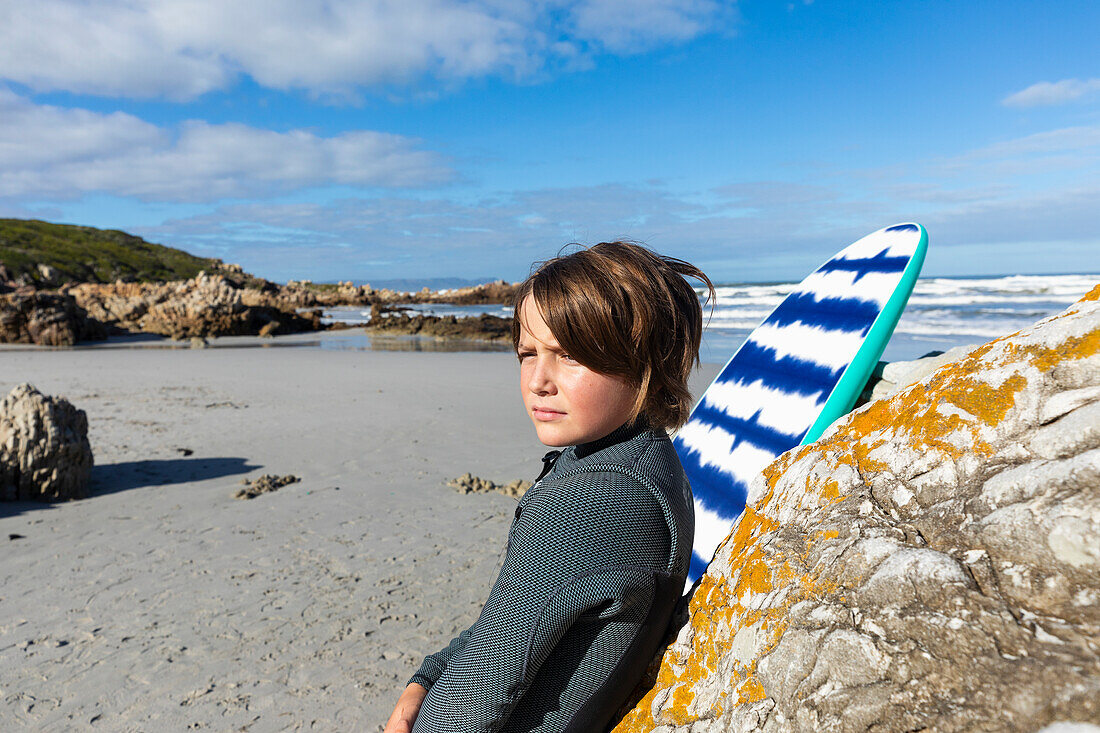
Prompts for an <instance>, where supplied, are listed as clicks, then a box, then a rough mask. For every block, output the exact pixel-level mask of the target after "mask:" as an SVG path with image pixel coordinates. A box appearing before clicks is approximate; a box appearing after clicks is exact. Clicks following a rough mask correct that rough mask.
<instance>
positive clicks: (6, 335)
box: [0, 292, 107, 346]
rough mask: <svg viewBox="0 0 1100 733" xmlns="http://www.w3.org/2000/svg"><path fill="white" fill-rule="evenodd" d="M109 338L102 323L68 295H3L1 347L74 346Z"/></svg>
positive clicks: (0, 299)
mask: <svg viewBox="0 0 1100 733" xmlns="http://www.w3.org/2000/svg"><path fill="white" fill-rule="evenodd" d="M105 338H107V330H106V328H104V326H103V324H102V323H99V322H98V321H96V320H95V319H93V318H89V317H88V313H87V312H86V311H85V310H84V309H83V308H81V307H80V306H79V305H77V303H76V300H74V299H73V298H72V297H71V296H68V295H59V294H57V293H40V292H35V293H14V294H10V295H0V343H5V344H38V345H40V346H72V345H73V344H75V343H76V342H78V341H92V340H101V339H105Z"/></svg>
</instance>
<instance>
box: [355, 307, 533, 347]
mask: <svg viewBox="0 0 1100 733" xmlns="http://www.w3.org/2000/svg"><path fill="white" fill-rule="evenodd" d="M366 330H367V332H368V333H378V334H391V335H407V336H432V337H435V338H446V339H472V340H476V341H510V340H511V339H512V319H511V318H501V317H499V316H490V315H481V316H470V317H468V318H455V317H454V316H424V315H413V316H410V315H408V314H405V313H401V312H385V311H384V310H383V309H382V308H381V307H380V306H377V305H376V306H374V307H372V308H371V320H370V323H369V324H368V325H367V326H366Z"/></svg>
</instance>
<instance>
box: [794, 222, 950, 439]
mask: <svg viewBox="0 0 1100 733" xmlns="http://www.w3.org/2000/svg"><path fill="white" fill-rule="evenodd" d="M917 226H918V227H920V240H919V241H918V242H917V246H916V249H915V250H914V251H913V256H912V258H910V260H909V263H908V264H907V265H906V266H905V270H904V271H903V272H902V274H901V279H900V280H899V281H898V286H897V288H895V289H894V292H893V294H892V295H891V296H890V298H889V300H887V301H886V305H885V306H883V308H882V311H881V312H880V313H879V314H878V317H877V318H875V322H874V323H873V324H871V328H870V330H868V332H867V338H866V339H864V341H863V345H862V346H861V347H860V349H859V351H857V352H856V355H855V357H854V358H853V359H852V361H851V363H850V364H848V368H847V369H845V370H844V374H843V375H842V376H841V377H840V380H839V381H838V382H837V384H836V387H834V388H833V391H832V393H831V394H830V395H829V399H827V400H826V401H825V405H824V406H823V407H822V408H821V412H820V413H819V414H818V416H817V419H816V420H814V423H813V425H811V426H810V429H809V430H808V431H807V432H806V436H805V437H804V438H803V439H802V442H801V443H800V444H799V445H806V444H808V443H813V442H814V441H815V440H817V439H818V438H820V437H821V434H822V433H824V432H825V430H826V429H827V428H828V427H829V426H830V425H832V424H833V423H834V422H836V420H837V419H838V418H840V417H842V416H844V415H846V414H848V413H849V412H850V411H851V409H852V405H854V404H855V403H856V400H857V399H859V395H860V393H862V392H863V387H864V385H866V384H867V380H868V379H869V378H870V377H871V372H873V371H874V370H875V367H876V366H877V365H878V359H879V357H880V356H882V352H883V351H884V350H885V349H886V344H887V342H888V341H889V340H890V336H892V335H893V333H894V328H895V327H897V325H898V319H900V318H901V313H902V311H904V310H905V305H906V304H907V303H908V302H909V296H910V295H912V293H913V286H914V285H916V284H917V277H918V276H919V275H920V271H921V268H922V267H923V266H924V256H925V253H926V252H927V251H928V232H927V231H926V230H925V228H924V227H923V226H921V225H920V224H917Z"/></svg>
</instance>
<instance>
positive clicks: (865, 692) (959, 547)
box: [615, 287, 1100, 733]
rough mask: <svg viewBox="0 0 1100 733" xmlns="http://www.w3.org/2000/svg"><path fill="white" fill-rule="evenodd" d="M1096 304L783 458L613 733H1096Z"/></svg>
mask: <svg viewBox="0 0 1100 733" xmlns="http://www.w3.org/2000/svg"><path fill="white" fill-rule="evenodd" d="M1098 301H1100V287H1097V288H1096V289H1094V290H1093V291H1092V292H1091V293H1090V294H1089V295H1088V296H1086V298H1085V299H1084V300H1082V301H1081V302H1079V303H1077V304H1076V305H1074V306H1072V307H1071V308H1070V309H1069V310H1067V311H1066V312H1065V313H1063V314H1060V315H1058V316H1055V317H1052V318H1049V319H1046V320H1044V321H1041V322H1039V323H1038V324H1036V325H1035V326H1033V327H1031V328H1028V329H1025V330H1023V331H1021V332H1019V333H1017V334H1014V335H1012V336H1009V337H1005V338H1002V339H998V340H996V341H993V342H990V343H988V344H985V345H984V346H981V347H979V348H977V349H975V350H974V351H973V352H971V353H970V354H969V355H967V356H965V357H964V358H962V359H961V360H959V361H956V362H954V363H950V364H946V365H944V366H941V367H940V368H939V369H937V370H936V371H934V372H932V373H931V374H929V375H927V376H925V377H924V378H923V379H921V380H920V381H919V382H917V383H916V384H913V385H911V386H909V387H907V388H904V389H902V390H901V391H899V392H898V393H897V394H894V395H893V396H892V397H889V398H887V399H881V400H878V401H875V402H872V403H871V404H869V405H867V406H866V407H864V408H862V409H860V410H857V411H856V412H854V413H852V414H850V415H848V416H847V417H845V418H843V419H842V420H840V421H839V422H838V423H837V424H836V425H835V426H834V427H832V428H830V430H829V431H827V432H826V434H825V435H823V436H822V438H821V439H820V440H819V441H818V442H817V443H814V444H812V445H809V446H803V447H800V448H797V449H794V450H792V451H790V452H788V453H785V454H784V455H782V456H780V458H779V459H778V460H776V461H775V462H774V463H773V464H772V465H771V466H769V467H768V468H767V469H766V470H765V471H764V473H763V474H762V475H761V476H759V477H758V479H757V480H756V481H755V483H754V484H753V486H752V490H751V493H750V497H749V502H748V507H747V508H746V510H745V513H744V514H743V515H742V517H741V519H740V520H739V521H738V523H737V525H736V526H735V527H734V530H733V532H732V534H731V536H730V537H729V538H728V539H727V540H726V541H725V543H724V544H723V545H722V546H721V547H720V548H719V549H718V551H717V553H716V556H715V559H714V561H713V562H712V563H711V564H710V567H709V569H708V571H707V573H706V574H705V575H704V577H703V578H702V579H701V580H700V582H699V583H698V585H697V586H696V587H695V589H694V594H693V595H692V597H691V599H690V603H689V604H688V606H687V609H686V611H685V612H684V617H683V618H682V620H683V622H684V623H683V625H682V627H681V628H679V630H678V633H677V635H676V638H675V640H674V641H673V643H672V644H671V646H670V647H669V648H668V649H667V650H665V652H664V654H663V655H662V657H661V659H660V660H659V662H657V663H656V664H655V665H654V667H653V668H652V670H651V675H650V677H649V680H648V681H647V684H646V685H643V687H642V688H640V689H639V690H638V692H637V695H636V697H635V703H634V704H633V705H632V706H631V707H630V708H629V709H628V710H627V711H626V712H625V714H624V717H623V718H622V719H621V720H620V721H619V723H618V725H617V726H616V727H615V730H616V731H623V732H625V731H658V732H660V733H670V732H671V731H684V732H686V731H691V732H692V733H701V732H703V731H707V732H716V731H755V730H760V731H825V730H828V731H865V730H872V731H913V730H935V731H963V730H967V731H970V730H1020V731H1035V730H1040V729H1043V728H1044V727H1046V726H1051V725H1052V724H1056V723H1059V722H1067V721H1080V722H1083V721H1091V722H1093V723H1095V722H1097V721H1100V302H1098ZM654 680H655V681H654ZM1060 728H1061V726H1055V727H1052V728H1051V730H1055V729H1060Z"/></svg>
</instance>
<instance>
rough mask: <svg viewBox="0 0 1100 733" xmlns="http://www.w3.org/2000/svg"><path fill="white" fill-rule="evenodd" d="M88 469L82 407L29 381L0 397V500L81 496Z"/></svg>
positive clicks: (85, 420) (88, 448)
mask: <svg viewBox="0 0 1100 733" xmlns="http://www.w3.org/2000/svg"><path fill="white" fill-rule="evenodd" d="M91 472H92V446H91V444H90V443H89V442H88V417H87V415H85V414H84V411H83V410H79V409H77V408H76V407H74V406H73V405H72V404H71V403H70V402H69V401H68V400H66V399H64V398H61V397H47V396H46V395H43V394H42V393H41V392H39V391H38V390H36V389H35V388H34V387H32V386H31V385H29V384H20V385H19V386H17V387H16V388H15V389H13V390H12V391H11V392H10V393H9V394H8V396H7V397H5V398H4V400H3V401H2V402H0V499H3V500H6V501H12V500H27V499H34V500H57V499H79V498H81V497H83V496H84V495H85V493H86V491H87V486H88V479H89V477H90V476H91Z"/></svg>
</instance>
